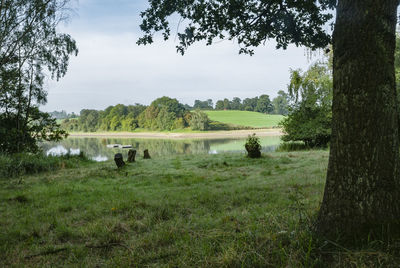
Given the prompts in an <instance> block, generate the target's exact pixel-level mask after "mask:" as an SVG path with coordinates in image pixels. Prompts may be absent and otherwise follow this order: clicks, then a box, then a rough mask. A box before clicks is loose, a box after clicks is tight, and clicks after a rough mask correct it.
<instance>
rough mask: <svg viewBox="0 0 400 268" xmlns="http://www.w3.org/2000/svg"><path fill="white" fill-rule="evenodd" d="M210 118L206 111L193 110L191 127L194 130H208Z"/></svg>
mask: <svg viewBox="0 0 400 268" xmlns="http://www.w3.org/2000/svg"><path fill="white" fill-rule="evenodd" d="M209 124H210V119H208V115H207V114H206V113H204V112H201V111H199V110H196V111H194V112H192V118H191V119H190V127H191V128H192V130H208V129H209Z"/></svg>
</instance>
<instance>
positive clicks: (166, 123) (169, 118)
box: [156, 107, 176, 130]
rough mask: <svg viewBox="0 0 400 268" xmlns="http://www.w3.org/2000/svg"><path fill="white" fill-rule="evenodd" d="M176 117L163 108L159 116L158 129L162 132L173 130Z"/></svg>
mask: <svg viewBox="0 0 400 268" xmlns="http://www.w3.org/2000/svg"><path fill="white" fill-rule="evenodd" d="M175 119H176V116H175V114H174V113H173V112H169V111H168V108H167V107H162V108H161V110H160V112H159V113H158V115H157V119H156V121H157V128H158V129H160V130H172V129H173V126H174V122H175Z"/></svg>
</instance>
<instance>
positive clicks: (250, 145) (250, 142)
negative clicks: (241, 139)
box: [244, 133, 261, 158]
mask: <svg viewBox="0 0 400 268" xmlns="http://www.w3.org/2000/svg"><path fill="white" fill-rule="evenodd" d="M244 147H245V148H246V151H247V156H248V157H250V158H260V157H261V144H260V139H259V138H258V137H256V134H255V133H254V134H253V135H249V137H248V138H247V140H246V144H245V145H244Z"/></svg>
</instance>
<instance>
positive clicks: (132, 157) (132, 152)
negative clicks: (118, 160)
mask: <svg viewBox="0 0 400 268" xmlns="http://www.w3.org/2000/svg"><path fill="white" fill-rule="evenodd" d="M135 156H136V150H129V152H128V162H129V163H133V162H135Z"/></svg>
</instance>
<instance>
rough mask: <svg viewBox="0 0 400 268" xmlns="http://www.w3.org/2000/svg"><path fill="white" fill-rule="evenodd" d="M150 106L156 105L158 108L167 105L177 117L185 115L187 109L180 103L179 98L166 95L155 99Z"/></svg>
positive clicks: (169, 110) (168, 109)
mask: <svg viewBox="0 0 400 268" xmlns="http://www.w3.org/2000/svg"><path fill="white" fill-rule="evenodd" d="M150 106H154V107H156V108H158V109H162V108H163V107H165V108H166V109H167V111H168V112H171V113H174V114H175V116H176V117H183V114H184V113H185V111H186V110H185V107H184V105H183V104H181V103H179V101H178V100H177V99H172V98H170V97H166V96H164V97H161V98H158V99H156V100H154V101H153V102H152V103H151V104H150Z"/></svg>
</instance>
